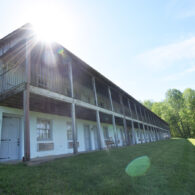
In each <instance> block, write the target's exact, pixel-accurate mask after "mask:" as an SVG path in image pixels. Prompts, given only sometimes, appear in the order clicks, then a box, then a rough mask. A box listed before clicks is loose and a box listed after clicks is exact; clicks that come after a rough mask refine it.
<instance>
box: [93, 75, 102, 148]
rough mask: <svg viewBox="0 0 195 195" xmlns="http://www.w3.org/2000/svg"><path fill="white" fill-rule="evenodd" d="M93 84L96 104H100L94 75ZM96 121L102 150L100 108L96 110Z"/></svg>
mask: <svg viewBox="0 0 195 195" xmlns="http://www.w3.org/2000/svg"><path fill="white" fill-rule="evenodd" d="M92 85H93V92H94V97H95V105H96V106H98V98H97V91H96V85H95V78H94V77H92ZM96 122H97V130H98V143H99V149H100V150H101V149H102V148H103V144H102V139H101V129H102V128H101V122H100V113H99V111H98V110H96Z"/></svg>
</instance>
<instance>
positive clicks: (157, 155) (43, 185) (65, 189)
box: [0, 139, 195, 195]
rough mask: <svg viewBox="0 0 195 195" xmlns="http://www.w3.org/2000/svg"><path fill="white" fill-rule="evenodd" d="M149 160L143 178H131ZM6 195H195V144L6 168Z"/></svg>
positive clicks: (2, 187)
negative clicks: (132, 166) (132, 167)
mask: <svg viewBox="0 0 195 195" xmlns="http://www.w3.org/2000/svg"><path fill="white" fill-rule="evenodd" d="M142 155H147V156H148V157H149V159H150V161H151V166H150V168H149V169H148V171H147V172H146V173H145V175H143V176H139V177H133V178H131V177H130V176H128V175H127V174H126V173H125V168H126V166H127V165H128V163H129V162H130V161H131V160H133V159H135V158H136V157H139V156H142ZM0 194H90V195H92V194H171V195H174V194H177V195H178V194H195V139H190V140H186V139H171V140H166V141H160V142H156V143H148V144H142V145H135V146H129V147H124V148H118V149H112V150H109V151H98V152H93V153H88V154H80V155H77V156H74V157H70V158H64V159H58V160H54V161H51V162H48V163H45V164H42V165H39V166H33V167H28V166H25V165H23V164H22V163H21V164H17V165H2V164H1V165H0Z"/></svg>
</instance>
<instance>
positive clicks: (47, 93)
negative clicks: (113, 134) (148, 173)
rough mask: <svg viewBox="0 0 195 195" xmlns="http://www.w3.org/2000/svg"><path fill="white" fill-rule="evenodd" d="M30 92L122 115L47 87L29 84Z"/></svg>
mask: <svg viewBox="0 0 195 195" xmlns="http://www.w3.org/2000/svg"><path fill="white" fill-rule="evenodd" d="M30 93H32V94H36V95H40V96H45V97H48V98H52V99H55V100H59V101H62V102H67V103H73V102H74V103H75V105H76V106H77V105H78V106H81V107H84V108H89V109H92V110H95V111H96V110H98V111H99V112H103V113H105V114H110V115H112V114H113V115H114V116H115V117H119V118H123V117H124V115H123V114H119V113H117V112H112V111H111V110H107V109H105V108H101V107H98V106H96V105H92V104H89V103H86V102H83V101H81V100H77V99H73V98H72V97H68V96H65V95H61V94H58V93H56V92H52V91H49V90H47V89H42V88H39V87H34V86H32V85H31V86H30ZM125 118H126V119H127V120H130V121H131V120H132V121H134V122H142V121H140V120H139V119H134V118H132V117H129V116H125ZM144 124H146V125H150V126H154V127H157V126H155V125H153V124H151V123H147V122H144ZM158 128H159V129H161V130H164V131H167V130H165V129H163V128H160V127H158Z"/></svg>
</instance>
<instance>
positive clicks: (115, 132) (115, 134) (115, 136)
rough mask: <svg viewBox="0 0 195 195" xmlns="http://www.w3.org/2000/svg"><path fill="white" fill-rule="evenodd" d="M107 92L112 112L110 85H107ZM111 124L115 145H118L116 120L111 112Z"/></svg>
mask: <svg viewBox="0 0 195 195" xmlns="http://www.w3.org/2000/svg"><path fill="white" fill-rule="evenodd" d="M108 94H109V99H110V106H111V110H112V112H114V108H113V103H112V94H111V91H110V87H108ZM112 125H113V130H114V138H115V143H116V147H118V136H117V130H116V121H115V117H114V114H112Z"/></svg>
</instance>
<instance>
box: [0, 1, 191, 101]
mask: <svg viewBox="0 0 195 195" xmlns="http://www.w3.org/2000/svg"><path fill="white" fill-rule="evenodd" d="M25 23H33V24H36V23H37V24H39V27H40V26H41V28H43V29H47V31H46V32H51V33H52V34H53V35H54V39H55V38H56V41H58V42H59V43H61V44H62V45H63V46H64V47H65V48H67V49H68V50H70V51H71V52H73V53H74V54H75V55H77V56H78V57H79V58H81V59H82V60H83V61H85V62H86V63H87V64H89V65H90V66H92V67H93V68H95V69H96V70H97V71H99V72H100V73H101V74H103V75H104V76H106V77H107V78H108V79H110V80H111V81H113V82H114V83H115V84H117V85H118V86H119V87H121V88H122V89H123V90H125V91H126V92H127V93H129V94H130V95H132V96H133V97H134V98H136V99H137V100H141V101H143V100H148V99H149V100H153V101H162V100H163V99H164V98H165V93H166V91H167V90H168V89H171V88H176V89H179V90H181V91H183V90H184V89H185V88H193V89H195V1H194V0H185V1H183V0H158V1H156V0H121V1H118V0H93V1H91V0H69V1H67V0H55V1H52V0H47V1H45V0H0V38H2V37H4V36H5V35H7V34H8V33H10V32H11V31H13V30H15V29H17V28H19V27H20V26H22V25H24V24H25ZM46 27H47V28H46ZM48 27H49V29H51V30H48ZM53 29H55V30H53Z"/></svg>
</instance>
